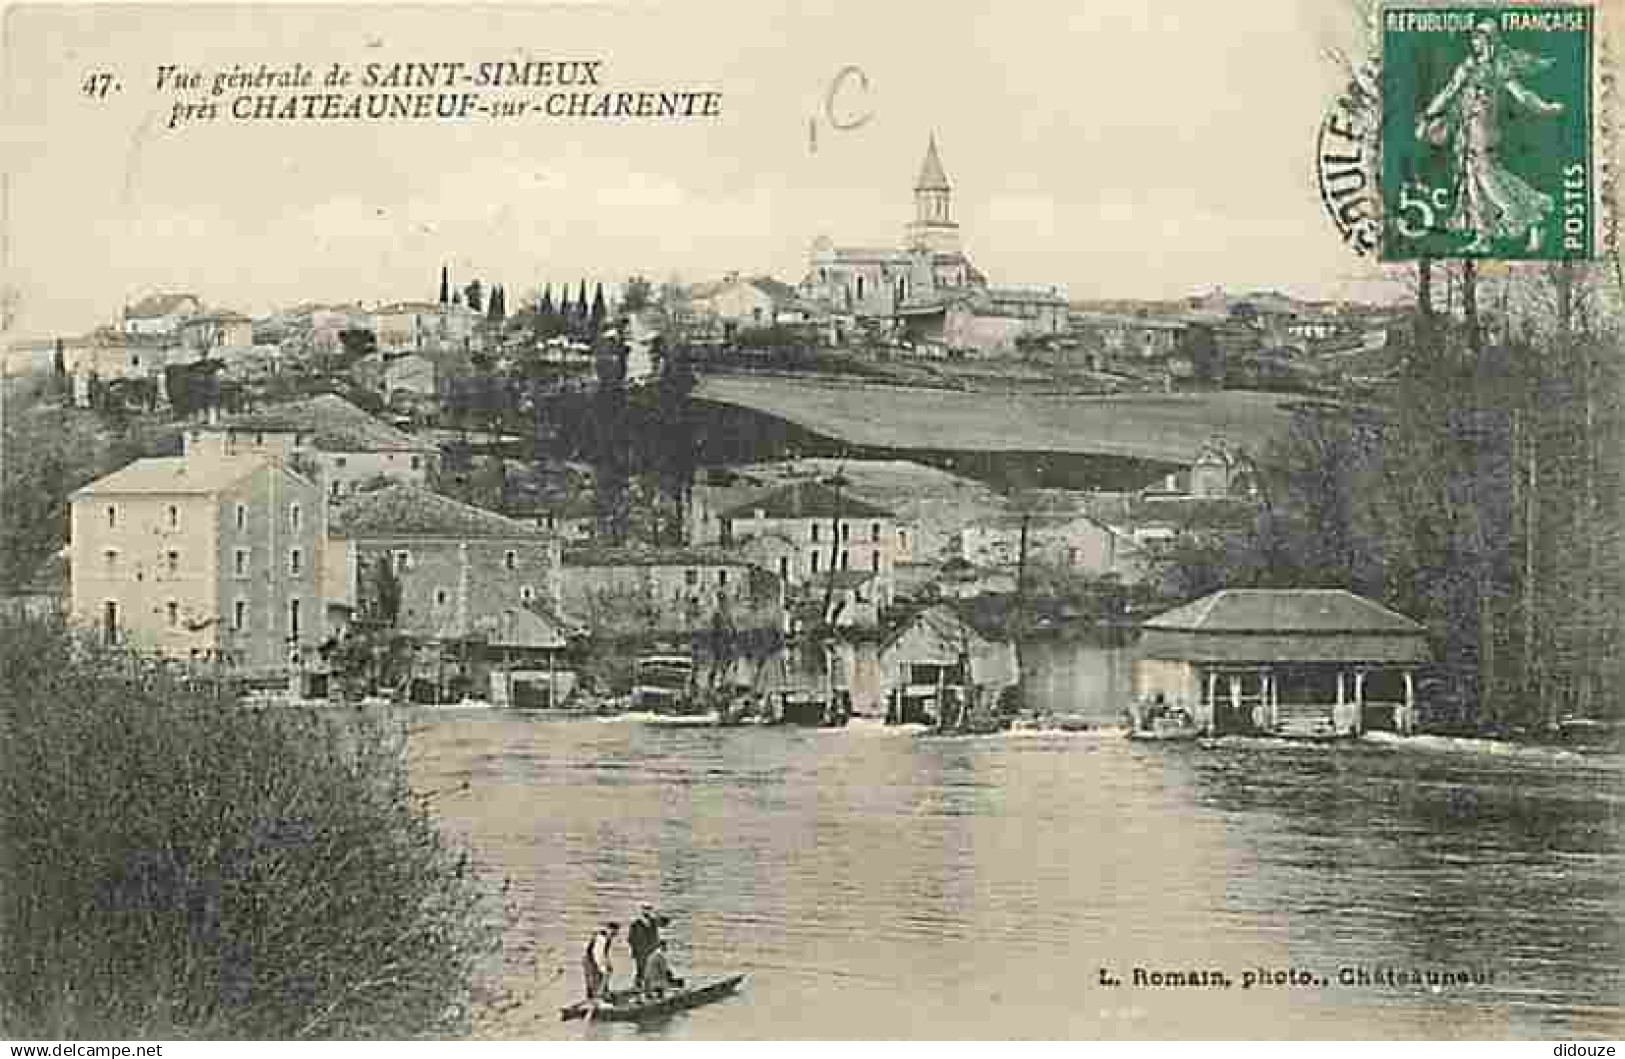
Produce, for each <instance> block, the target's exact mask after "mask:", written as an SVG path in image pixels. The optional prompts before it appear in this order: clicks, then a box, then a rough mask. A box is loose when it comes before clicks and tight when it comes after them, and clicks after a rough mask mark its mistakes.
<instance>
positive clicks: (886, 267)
mask: <svg viewBox="0 0 1625 1059" xmlns="http://www.w3.org/2000/svg"><path fill="white" fill-rule="evenodd" d="M800 293H801V295H802V296H803V297H804V298H806V299H807V300H808V301H811V302H814V303H816V304H818V305H820V306H822V307H824V308H825V309H826V310H828V311H829V312H832V313H835V314H839V315H845V316H849V317H851V318H852V319H854V320H864V319H867V320H877V321H885V322H887V323H890V324H893V325H895V327H896V329H897V331H898V332H899V333H900V334H902V335H904V336H905V337H908V338H911V339H913V340H915V341H917V342H921V343H923V344H925V345H927V346H933V347H936V346H940V347H944V348H954V349H960V350H963V351H965V352H977V353H982V354H992V353H1002V352H1011V351H1013V350H1014V342H1015V339H1016V338H1017V337H1020V336H1022V335H1031V334H1048V335H1053V334H1059V333H1060V332H1061V331H1063V330H1065V328H1066V315H1067V305H1066V299H1065V298H1063V297H1061V296H1060V294H1058V293H1057V292H1056V291H1055V290H1054V289H1053V288H1049V289H1047V290H1034V289H1021V288H998V287H990V286H989V285H988V282H987V277H986V276H985V275H983V274H982V273H981V272H980V271H978V270H977V268H976V266H975V265H973V264H971V261H970V258H968V257H967V256H966V255H965V250H964V245H963V242H962V239H961V236H960V230H959V222H958V221H955V220H954V217H953V187H952V185H950V184H949V183H948V174H947V172H946V171H945V170H944V169H943V166H942V157H941V155H940V154H939V153H938V150H937V140H936V137H935V136H934V135H933V136H932V137H931V138H930V140H929V142H928V143H927V144H926V148H925V159H924V160H923V161H922V162H921V163H920V172H919V176H918V177H917V178H916V179H915V181H914V219H913V220H912V221H910V222H908V224H907V225H906V226H905V227H904V229H903V238H902V240H901V242H900V244H899V245H898V246H896V247H844V246H836V245H835V244H834V243H833V242H832V241H831V240H830V239H829V238H828V237H827V236H820V237H819V238H818V239H817V240H815V241H814V242H813V247H812V254H811V256H810V259H809V261H808V268H807V275H806V277H805V278H804V279H803V280H802V282H801V287H800Z"/></svg>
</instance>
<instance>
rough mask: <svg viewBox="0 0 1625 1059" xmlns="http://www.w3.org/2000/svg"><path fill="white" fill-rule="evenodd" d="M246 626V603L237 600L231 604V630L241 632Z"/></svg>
mask: <svg viewBox="0 0 1625 1059" xmlns="http://www.w3.org/2000/svg"><path fill="white" fill-rule="evenodd" d="M247 628H248V604H247V603H246V602H244V601H243V600H240V599H239V600H238V601H237V602H235V603H233V604H232V605H231V631H232V632H242V631H243V630H245V629H247Z"/></svg>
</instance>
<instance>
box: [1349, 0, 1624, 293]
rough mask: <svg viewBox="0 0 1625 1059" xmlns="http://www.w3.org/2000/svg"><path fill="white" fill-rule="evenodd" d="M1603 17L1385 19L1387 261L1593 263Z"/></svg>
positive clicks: (1544, 11) (1528, 14) (1431, 11)
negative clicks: (1599, 20)
mask: <svg viewBox="0 0 1625 1059" xmlns="http://www.w3.org/2000/svg"><path fill="white" fill-rule="evenodd" d="M1594 16H1595V12H1594V11H1593V10H1592V9H1591V8H1590V7H1584V6H1578V5H1570V4H1561V5H1559V4H1540V5H1536V4H1531V5H1521V4H1520V5H1518V6H1515V7H1513V6H1501V7H1486V6H1455V5H1450V6H1427V7H1421V6H1416V7H1399V6H1393V7H1386V8H1384V9H1383V12H1382V100H1383V114H1382V180H1381V184H1382V197H1383V217H1384V225H1383V227H1384V231H1383V240H1382V256H1383V257H1384V258H1387V259H1390V260H1408V259H1413V258H1418V257H1434V258H1494V259H1521V260H1546V261H1552V260H1562V259H1583V258H1589V257H1592V256H1594V253H1595V250H1596V247H1595V242H1596V238H1597V232H1596V229H1597V224H1596V220H1595V212H1596V208H1597V207H1596V201H1597V199H1596V193H1595V182H1596V178H1597V174H1596V171H1595V158H1594V156H1593V153H1592V141H1593V128H1592V109H1593V99H1592V90H1593V81H1592V71H1593V66H1594V63H1595V61H1596V60H1595V38H1594V28H1595V26H1594Z"/></svg>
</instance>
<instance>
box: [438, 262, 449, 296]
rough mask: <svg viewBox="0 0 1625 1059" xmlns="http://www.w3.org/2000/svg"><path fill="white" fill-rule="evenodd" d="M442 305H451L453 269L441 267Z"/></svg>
mask: <svg viewBox="0 0 1625 1059" xmlns="http://www.w3.org/2000/svg"><path fill="white" fill-rule="evenodd" d="M440 304H441V305H450V304H451V269H450V268H448V267H446V266H445V265H441V266H440Z"/></svg>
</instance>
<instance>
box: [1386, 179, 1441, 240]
mask: <svg viewBox="0 0 1625 1059" xmlns="http://www.w3.org/2000/svg"><path fill="white" fill-rule="evenodd" d="M1449 204H1450V198H1449V193H1448V192H1447V191H1446V190H1445V189H1444V188H1430V187H1428V186H1427V185H1426V184H1401V185H1400V186H1399V209H1398V210H1397V211H1396V212H1397V213H1398V214H1399V219H1398V220H1397V221H1395V225H1396V227H1398V228H1399V234H1400V235H1403V236H1404V237H1405V238H1407V239H1420V238H1421V237H1422V236H1424V235H1426V234H1427V233H1428V232H1430V231H1432V230H1433V227H1434V223H1435V221H1437V219H1438V216H1439V214H1440V213H1442V212H1444V210H1445V209H1446V208H1447V207H1448V206H1449ZM1412 214H1414V215H1415V219H1416V222H1417V223H1413V222H1412V219H1411V218H1412Z"/></svg>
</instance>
